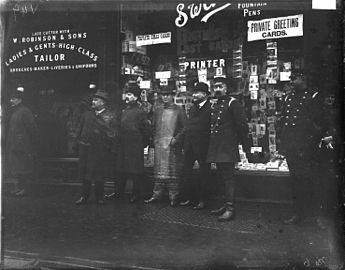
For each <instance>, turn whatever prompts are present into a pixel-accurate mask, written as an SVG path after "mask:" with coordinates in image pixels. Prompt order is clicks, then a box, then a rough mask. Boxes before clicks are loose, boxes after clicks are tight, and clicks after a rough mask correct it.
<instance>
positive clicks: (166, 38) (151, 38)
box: [136, 32, 171, 46]
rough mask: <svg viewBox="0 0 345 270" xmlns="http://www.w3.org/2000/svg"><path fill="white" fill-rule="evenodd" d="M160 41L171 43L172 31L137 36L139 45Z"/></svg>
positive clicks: (158, 42)
mask: <svg viewBox="0 0 345 270" xmlns="http://www.w3.org/2000/svg"><path fill="white" fill-rule="evenodd" d="M160 43H171V32H166V33H158V34H150V35H140V36H136V45H137V46H145V45H153V44H160Z"/></svg>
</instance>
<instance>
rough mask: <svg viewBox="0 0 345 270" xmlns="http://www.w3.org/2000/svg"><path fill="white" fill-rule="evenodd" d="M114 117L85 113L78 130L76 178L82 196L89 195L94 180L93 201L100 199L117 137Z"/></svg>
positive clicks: (106, 113) (103, 113)
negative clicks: (77, 178)
mask: <svg viewBox="0 0 345 270" xmlns="http://www.w3.org/2000/svg"><path fill="white" fill-rule="evenodd" d="M116 122H117V121H116V116H115V115H114V114H112V113H111V112H110V111H108V110H104V111H103V112H101V113H100V114H99V115H96V114H95V112H94V111H86V112H85V113H84V114H83V116H82V119H81V125H80V128H79V131H78V137H77V138H78V140H79V144H80V147H79V157H80V161H79V177H80V180H81V181H82V182H83V189H82V197H84V198H85V200H87V199H88V198H89V196H90V190H91V183H92V181H95V198H96V200H102V199H103V196H104V180H105V178H106V177H107V176H108V174H109V172H110V169H111V156H112V154H111V153H112V151H114V147H115V141H116V137H117V127H116V126H117V123H116Z"/></svg>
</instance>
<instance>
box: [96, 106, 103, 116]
mask: <svg viewBox="0 0 345 270" xmlns="http://www.w3.org/2000/svg"><path fill="white" fill-rule="evenodd" d="M104 111H105V108H103V109H102V110H99V111H96V115H99V114H101V113H102V112H104Z"/></svg>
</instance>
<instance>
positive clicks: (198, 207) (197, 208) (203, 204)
mask: <svg viewBox="0 0 345 270" xmlns="http://www.w3.org/2000/svg"><path fill="white" fill-rule="evenodd" d="M205 207H206V205H205V203H204V202H199V203H198V205H197V206H194V207H193V209H194V210H201V209H204V208H205Z"/></svg>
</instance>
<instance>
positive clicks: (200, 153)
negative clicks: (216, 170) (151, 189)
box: [180, 82, 211, 210]
mask: <svg viewBox="0 0 345 270" xmlns="http://www.w3.org/2000/svg"><path fill="white" fill-rule="evenodd" d="M209 94H210V92H209V87H208V85H207V84H206V83H203V82H200V83H197V84H196V85H195V87H194V89H193V103H194V104H193V106H192V107H191V108H190V110H189V117H188V119H187V122H186V125H185V128H184V130H183V134H184V147H183V149H184V170H183V171H184V178H183V180H182V183H181V190H180V205H182V206H183V205H189V204H191V203H193V201H194V203H195V206H194V208H193V209H195V210H199V209H203V208H205V206H206V196H207V184H208V177H209V169H210V164H208V163H207V162H206V157H207V150H208V144H209V140H210V119H211V103H210V101H209V100H208V95H209ZM195 161H198V163H199V166H200V172H199V174H198V181H197V182H196V183H195V184H194V182H193V181H192V175H193V172H192V171H193V167H194V163H195Z"/></svg>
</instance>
